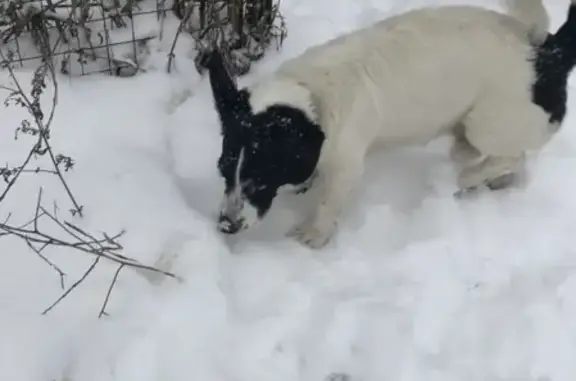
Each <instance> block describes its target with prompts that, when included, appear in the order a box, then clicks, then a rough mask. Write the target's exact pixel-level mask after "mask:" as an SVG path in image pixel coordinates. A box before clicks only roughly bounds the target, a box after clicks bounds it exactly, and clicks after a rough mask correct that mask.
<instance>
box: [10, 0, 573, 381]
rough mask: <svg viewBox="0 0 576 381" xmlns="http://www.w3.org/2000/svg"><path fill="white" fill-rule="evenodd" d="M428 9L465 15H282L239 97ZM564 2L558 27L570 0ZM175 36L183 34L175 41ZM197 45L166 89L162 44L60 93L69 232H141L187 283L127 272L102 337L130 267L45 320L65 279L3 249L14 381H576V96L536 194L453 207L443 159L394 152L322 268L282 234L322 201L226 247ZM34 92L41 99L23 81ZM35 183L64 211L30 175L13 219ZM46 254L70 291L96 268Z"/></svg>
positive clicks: (65, 83) (356, 5) (320, 256)
mask: <svg viewBox="0 0 576 381" xmlns="http://www.w3.org/2000/svg"><path fill="white" fill-rule="evenodd" d="M468 2H469V3H473V4H480V5H485V6H488V7H495V8H498V7H499V5H498V4H497V3H496V1H493V2H487V1H486V0H484V1H480V0H478V1H468ZM424 3H427V4H448V3H451V4H456V3H461V1H439V0H436V1H424V0H412V1H408V0H387V1H376V0H326V1H322V0H284V1H283V3H282V4H283V5H282V7H283V8H282V9H283V12H284V14H285V16H286V18H287V22H288V28H289V36H288V39H287V40H286V41H285V44H284V47H283V48H282V50H281V51H279V52H276V51H274V50H272V51H270V52H269V53H268V55H267V56H266V57H265V58H264V59H263V60H262V61H261V62H260V63H258V64H257V65H256V66H255V67H254V70H253V71H252V72H251V74H250V75H248V76H246V77H244V78H242V79H241V80H240V83H242V84H246V83H250V82H251V81H253V80H254V79H255V78H257V77H258V76H260V75H263V74H264V73H266V72H270V71H271V70H273V69H274V68H275V67H276V66H277V65H278V64H279V63H280V62H281V61H282V60H283V59H286V58H287V57H290V56H293V55H295V54H298V53H299V52H300V51H302V50H303V49H304V48H305V47H306V46H309V45H312V44H316V43H320V42H322V41H324V40H326V39H328V38H330V37H332V36H334V35H336V34H339V33H343V32H345V31H348V30H352V29H354V28H356V27H358V26H360V25H362V24H365V23H368V22H372V21H375V20H377V19H380V18H383V17H385V16H386V15H389V14H392V13H397V12H401V11H404V10H407V9H410V8H414V7H418V6H420V5H422V4H424ZM547 6H548V8H549V10H550V11H551V12H552V16H553V19H552V27H553V28H556V27H557V26H558V25H559V24H560V23H562V22H563V20H564V18H565V13H566V9H567V6H568V0H562V1H560V0H554V1H552V0H549V1H548V2H547ZM166 28H167V30H166V31H165V33H166V34H167V35H168V36H169V33H170V31H172V32H173V30H174V29H175V25H173V24H172V25H167V27H166ZM152 29H153V28H152ZM189 47H190V40H188V39H186V37H183V38H182V40H181V42H180V43H179V45H178V49H177V52H176V53H177V60H176V71H175V72H173V73H172V74H170V75H168V74H166V73H165V65H166V54H167V52H168V50H169V48H170V38H166V41H164V42H162V43H159V44H158V45H157V46H155V47H154V53H153V55H152V57H150V59H149V61H148V62H147V72H146V73H144V74H140V75H139V76H137V77H134V78H109V77H106V76H91V77H82V78H72V79H70V78H64V77H62V78H60V81H59V94H60V96H59V105H58V109H57V111H56V117H55V120H54V124H53V143H54V146H55V149H56V150H57V151H58V152H63V153H66V154H68V155H70V156H72V157H73V158H74V159H75V161H76V168H75V170H74V171H72V172H68V173H66V179H67V181H68V182H69V184H70V187H71V188H72V189H73V191H74V194H75V195H76V197H77V198H78V199H79V200H80V202H81V203H82V204H83V205H84V207H85V212H86V214H85V216H84V218H83V219H82V220H78V219H74V222H75V223H77V224H79V225H80V226H82V227H83V228H84V229H86V230H89V231H93V232H100V231H106V232H108V233H110V234H114V233H115V232H117V231H120V230H121V229H125V230H126V231H127V233H126V236H125V237H124V238H123V239H122V243H123V244H124V247H125V250H124V254H125V255H127V256H129V257H132V258H135V259H137V260H139V261H141V262H142V263H145V264H151V265H157V266H160V267H163V268H166V269H169V270H171V271H174V272H175V273H176V274H177V275H178V276H180V277H181V278H182V280H181V281H176V280H173V279H169V278H163V277H150V276H149V274H144V273H142V272H135V271H132V270H129V269H128V270H125V271H123V272H122V273H121V275H120V277H119V280H118V282H117V284H116V287H115V288H114V290H113V293H112V297H111V300H110V304H109V306H108V312H109V314H110V316H108V317H104V318H102V319H98V312H99V310H100V307H101V305H102V302H103V300H104V298H105V295H106V292H107V289H108V287H109V285H110V282H111V280H112V277H113V275H114V272H115V271H116V268H117V267H116V266H115V265H113V264H111V263H102V264H100V265H99V266H98V267H97V269H96V271H95V272H94V273H93V274H92V275H91V276H89V277H88V278H87V280H86V281H85V283H83V284H82V285H81V286H80V287H79V288H78V289H77V290H76V291H75V292H73V293H72V294H71V295H70V296H69V297H68V298H66V299H65V300H64V301H63V302H62V303H61V304H60V305H58V306H57V307H56V308H55V309H54V310H52V311H51V312H50V313H49V314H47V315H46V316H42V315H41V312H42V311H43V310H44V309H45V308H46V307H48V306H49V305H50V304H51V303H52V302H53V301H54V300H55V299H57V298H58V297H59V296H60V294H61V293H62V290H61V288H60V281H59V277H58V275H57V274H56V273H55V272H54V271H53V270H52V269H50V268H49V267H48V266H47V265H46V264H45V263H44V262H43V261H42V260H41V259H39V258H38V257H37V256H36V255H35V254H34V253H32V252H30V251H29V250H28V248H27V247H26V245H25V244H24V243H22V242H21V241H18V240H16V239H13V238H2V239H0V253H1V254H2V265H1V266H0V338H1V339H0V379H2V380H10V381H31V380H57V381H74V380H82V381H112V380H115V381H116V380H118V381H168V380H169V381H179V380H205V381H221V380H234V381H271V380H278V381H295V380H301V381H309V380H310V381H321V380H324V379H326V380H331V381H344V380H362V381H372V380H379V381H380V380H395V381H421V380H427V381H462V380H466V381H476V380H478V381H480V380H482V381H484V380H495V381H498V380H507V381H508V380H509V381H520V380H522V381H528V380H533V381H536V380H538V381H544V380H547V381H573V379H574V374H576V362H574V358H575V357H576V249H575V247H574V231H575V228H576V197H575V196H574V195H576V176H574V168H575V167H576V128H575V127H576V126H575V124H576V116H575V114H574V113H573V111H572V110H574V109H576V100H575V99H576V98H575V99H572V98H573V94H574V91H573V90H571V98H570V105H569V110H570V111H569V114H568V119H567V120H566V123H565V125H564V128H563V129H562V130H561V131H560V133H559V134H558V135H557V137H556V138H555V139H554V140H553V141H552V142H551V143H550V144H549V146H548V147H547V148H546V149H545V150H544V152H542V153H541V154H540V155H539V157H538V158H537V160H536V159H535V160H532V161H531V162H530V178H529V183H528V186H527V187H526V188H525V189H513V190H510V191H507V192H502V193H492V194H484V195H481V196H479V197H476V198H474V199H471V200H460V201H458V200H455V199H454V198H453V197H452V193H453V192H454V190H455V183H454V173H453V168H452V165H451V163H450V161H449V160H448V157H447V151H446V142H445V141H438V142H435V143H433V144H431V145H429V146H427V147H424V148H423V147H413V148H407V149H403V150H399V151H397V152H386V153H380V154H377V155H375V156H374V157H372V158H371V159H370V161H369V169H368V171H367V174H366V176H365V180H364V183H363V184H362V187H360V189H359V191H358V193H357V196H356V198H355V202H354V204H353V205H352V207H351V208H350V210H349V211H347V216H346V218H345V219H344V220H343V222H342V229H341V231H340V233H339V235H338V236H337V237H336V239H335V241H334V242H333V243H332V244H330V246H329V247H328V248H326V249H325V250H322V251H310V250H308V249H305V248H303V247H301V246H300V245H298V244H297V243H296V242H294V241H292V240H290V239H288V238H285V237H284V236H283V234H284V232H285V231H286V230H287V229H288V227H290V226H291V224H292V223H294V222H295V221H297V218H298V217H299V216H300V215H301V213H302V211H303V210H304V209H305V208H306V206H307V205H308V204H307V203H308V202H309V199H310V197H311V196H307V195H305V196H299V197H296V196H285V197H283V198H282V199H281V200H279V201H278V203H277V205H276V206H275V207H274V210H273V211H272V213H271V215H270V216H269V217H268V219H267V223H266V224H263V225H262V226H261V227H260V228H258V229H256V230H255V231H252V232H249V233H247V234H245V235H243V236H241V237H236V238H234V239H229V238H226V239H224V238H223V237H222V236H220V235H219V234H218V233H217V232H216V229H215V223H214V218H215V216H214V213H215V210H216V209H217V206H218V203H219V201H220V197H221V193H222V186H223V184H222V181H221V179H220V178H219V176H218V174H217V171H216V160H217V158H218V153H219V145H220V135H219V130H218V128H219V127H218V122H217V117H216V114H215V112H214V110H213V107H212V103H211V102H212V101H211V98H210V92H209V86H208V83H207V82H206V81H205V80H204V79H202V78H200V77H199V76H198V74H196V72H195V70H194V67H193V65H192V62H191V55H190V51H189ZM1 75H2V78H1V80H0V83H5V82H6V79H7V77H6V74H5V73H2V74H1ZM18 75H19V77H20V78H22V81H23V83H27V82H29V77H30V73H29V72H28V71H19V73H18ZM49 96H50V94H47V97H49ZM46 104H48V103H46ZM571 111H572V112H571ZM24 116H25V114H24V110H22V109H20V108H14V107H12V108H7V109H3V111H2V113H1V114H0V121H1V124H2V126H3V129H2V132H1V133H2V134H3V135H2V138H1V139H0V155H1V157H2V160H3V161H4V162H9V163H11V164H15V163H16V162H17V160H20V159H21V158H22V155H24V154H25V153H26V151H25V149H26V148H27V147H29V145H30V143H31V140H30V138H25V137H22V138H19V139H18V140H17V141H15V140H14V139H13V133H14V132H13V130H14V128H15V127H16V126H17V125H18V123H19V121H20V120H21V119H22V118H23V117H24ZM13 127H14V128H13ZM40 184H42V185H43V187H44V190H45V200H52V199H56V200H58V202H59V203H60V204H61V205H64V206H63V207H62V208H63V209H64V210H65V206H66V205H68V204H67V200H66V197H65V194H64V192H63V189H62V188H61V186H60V184H59V183H58V182H57V181H56V180H55V179H54V178H52V177H50V176H48V175H25V176H24V177H23V178H22V181H21V182H19V185H18V186H17V187H16V188H15V190H14V192H13V193H12V194H11V196H10V197H9V198H8V199H6V200H5V201H4V202H3V204H2V208H0V214H1V215H0V218H5V216H6V214H7V212H8V211H10V212H13V214H14V215H15V218H21V219H22V220H23V221H24V220H25V219H26V218H27V217H29V216H30V215H31V213H33V211H34V205H35V197H36V192H37V189H38V186H39V185H40ZM62 213H63V215H64V213H65V211H63V212H62ZM46 255H47V256H48V257H49V258H50V259H51V260H52V261H53V262H55V263H57V264H58V265H59V266H60V267H61V268H62V270H63V271H65V272H66V273H67V274H68V277H67V279H66V284H67V285H70V284H72V283H73V282H74V281H75V280H76V279H78V278H79V277H80V276H81V275H82V274H83V272H84V271H85V269H86V268H87V267H88V266H89V265H90V264H91V262H92V260H93V259H92V258H90V257H88V256H87V255H84V254H78V253H77V252H74V251H70V250H63V249H53V250H51V251H48V252H46ZM143 275H144V276H143Z"/></svg>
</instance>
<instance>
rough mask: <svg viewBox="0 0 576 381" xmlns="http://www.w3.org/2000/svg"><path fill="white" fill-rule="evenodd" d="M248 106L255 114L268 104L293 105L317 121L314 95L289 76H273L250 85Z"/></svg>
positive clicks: (317, 115) (313, 120)
mask: <svg viewBox="0 0 576 381" xmlns="http://www.w3.org/2000/svg"><path fill="white" fill-rule="evenodd" d="M249 91H250V106H251V108H252V112H253V113H254V114H257V113H259V112H262V111H264V110H266V109H267V108H268V107H270V106H274V105H284V106H289V107H294V108H296V109H298V110H301V111H302V112H304V114H305V115H306V116H307V117H308V118H309V119H310V120H311V121H312V122H314V123H319V119H320V116H319V114H318V107H317V104H316V102H315V101H314V95H313V94H312V92H311V91H310V90H309V89H308V88H307V87H306V86H304V85H303V84H301V83H299V82H297V81H295V80H293V79H289V78H283V77H277V76H273V77H271V78H268V79H266V80H263V81H261V82H258V83H256V84H254V85H253V86H251V87H250V90H249Z"/></svg>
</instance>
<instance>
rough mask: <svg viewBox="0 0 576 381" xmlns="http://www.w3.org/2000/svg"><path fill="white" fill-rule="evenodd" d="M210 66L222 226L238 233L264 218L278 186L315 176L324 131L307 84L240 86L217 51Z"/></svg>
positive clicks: (299, 182) (220, 224)
mask: <svg viewBox="0 0 576 381" xmlns="http://www.w3.org/2000/svg"><path fill="white" fill-rule="evenodd" d="M206 66H207V67H208V70H209V76H210V84H211V87H212V94H213V96H214V104H215V106H216V110H217V112H218V115H219V117H220V123H221V127H222V152H221V155H220V158H219V160H218V170H219V172H220V175H221V176H222V177H223V178H224V182H225V190H224V198H223V200H222V205H221V209H220V217H219V223H218V229H219V230H220V231H221V232H223V233H228V234H235V233H238V232H240V231H242V230H245V229H247V228H249V227H251V226H253V225H255V224H256V223H257V222H259V221H260V220H261V219H262V218H264V216H265V215H266V213H267V212H268V211H269V210H270V207H271V206H272V203H273V201H274V198H275V197H276V195H277V193H278V189H279V188H280V187H282V186H285V185H293V186H297V185H299V184H302V183H304V182H305V181H306V180H308V179H309V178H310V177H311V176H312V174H313V173H314V171H315V168H316V165H317V162H318V159H319V157H320V151H321V148H322V144H323V142H324V133H323V132H322V131H321V129H320V126H319V125H318V123H317V121H316V116H315V112H314V109H313V107H312V102H311V96H310V93H309V92H308V90H306V89H305V88H304V87H302V86H300V85H298V84H296V83H294V82H287V81H284V82H282V81H278V82H271V83H270V84H268V85H262V86H258V87H256V88H254V89H252V90H247V89H242V90H238V89H237V87H236V84H235V83H234V80H233V79H232V77H231V76H230V75H229V73H228V71H227V70H226V67H225V65H224V61H223V58H222V56H221V54H220V53H219V52H218V51H214V52H212V53H211V54H210V57H209V59H208V60H207V65H206Z"/></svg>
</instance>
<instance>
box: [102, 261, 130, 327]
mask: <svg viewBox="0 0 576 381" xmlns="http://www.w3.org/2000/svg"><path fill="white" fill-rule="evenodd" d="M124 266H125V265H123V264H122V265H120V266H118V269H117V270H116V272H115V273H114V278H112V282H111V283H110V287H109V288H108V292H107V293H106V298H105V299H104V303H103V304H102V308H101V309H100V313H99V314H98V317H99V318H101V317H102V316H105V315H106V316H108V313H107V312H106V307H108V301H109V300H110V295H112V290H113V289H114V286H115V285H116V281H117V280H118V275H120V271H122V269H123V268H124Z"/></svg>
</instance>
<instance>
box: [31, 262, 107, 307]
mask: <svg viewBox="0 0 576 381" xmlns="http://www.w3.org/2000/svg"><path fill="white" fill-rule="evenodd" d="M100 259H101V257H96V259H94V262H92V264H91V265H90V267H88V269H87V270H86V271H85V272H84V274H83V275H82V277H80V279H78V280H77V281H76V282H74V283H73V284H72V286H70V287H69V288H68V289H67V290H66V291H64V293H63V294H62V295H61V296H60V297H59V298H58V299H56V301H55V302H54V303H52V304H51V305H50V306H49V307H48V308H46V309H45V310H44V311H42V315H46V314H47V313H48V312H50V311H52V309H54V307H56V306H57V305H58V304H60V303H61V302H62V301H63V300H64V299H66V297H68V295H70V294H71V293H72V291H74V290H75V289H76V287H78V286H79V285H80V284H82V282H84V281H85V280H86V278H87V277H88V275H90V274H91V273H92V271H94V269H95V268H96V265H98V262H100Z"/></svg>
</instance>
